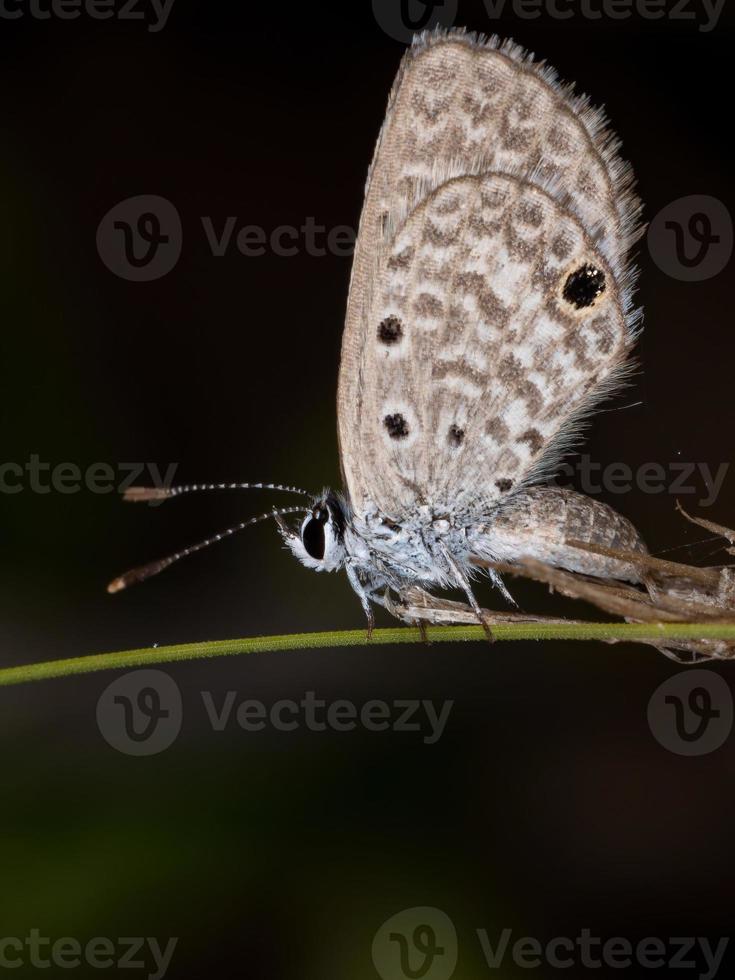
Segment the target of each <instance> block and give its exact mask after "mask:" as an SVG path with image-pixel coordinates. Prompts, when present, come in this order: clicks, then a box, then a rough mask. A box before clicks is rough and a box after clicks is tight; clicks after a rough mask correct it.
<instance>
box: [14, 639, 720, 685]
mask: <svg viewBox="0 0 735 980" xmlns="http://www.w3.org/2000/svg"><path fill="white" fill-rule="evenodd" d="M427 635H428V638H429V640H430V641H431V642H433V643H446V642H457V641H467V640H475V641H477V640H482V641H485V642H486V637H485V633H484V631H483V629H482V627H480V626H432V627H429V628H428V630H427ZM493 635H494V636H495V638H496V640H603V641H608V642H614V641H626V640H627V641H631V642H636V641H646V640H647V641H651V640H653V641H660V642H661V643H665V642H666V641H667V640H668V641H673V640H733V641H735V624H731V623H725V624H723V623H709V624H702V623H666V624H650V623H504V624H502V625H497V626H493ZM421 642H422V637H421V633H420V632H419V630H418V629H415V628H413V627H405V626H404V627H396V628H393V629H379V630H375V631H374V632H373V635H372V639H371V640H370V645H371V646H385V645H389V644H396V643H421ZM366 645H368V644H367V635H366V632H365V630H364V629H361V630H340V631H334V632H331V631H330V632H325V633H290V634H288V635H286V636H255V637H249V638H248V639H244V640H213V641H211V642H205V643H184V644H181V645H179V646H166V647H147V648H145V649H141V650H123V651H120V652H118V653H97V654H91V655H89V656H86V657H71V658H69V659H67V660H47V661H45V662H43V663H36V664H25V665H22V666H19V667H6V668H4V669H2V670H0V687H5V686H9V685H11V684H24V683H27V682H29V681H41V680H49V679H50V678H52V677H69V676H71V675H73V674H90V673H94V672H95V671H99V670H119V669H121V668H130V667H150V666H152V665H153V664H167V663H172V662H174V661H178V660H199V659H202V658H204V657H226V656H233V655H239V654H245V653H278V652H282V651H286V650H316V649H320V648H325V647H329V648H335V647H357V646H366Z"/></svg>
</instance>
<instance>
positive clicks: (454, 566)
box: [443, 548, 495, 643]
mask: <svg viewBox="0 0 735 980" xmlns="http://www.w3.org/2000/svg"><path fill="white" fill-rule="evenodd" d="M443 553H444V558H445V559H446V562H447V564H448V565H449V567H450V569H451V570H452V574H453V575H454V577H455V579H456V581H457V585H459V586H460V588H461V589H462V590H463V591H464V594H465V595H466V596H467V601H468V602H469V604H470V606H471V607H472V612H473V613H474V614H475V616H476V617H477V622H478V623H479V624H480V625H481V626H482V628H483V629H484V630H485V636H486V637H487V638H488V641H489V642H490V643H494V642H495V637H494V636H493V633H492V630H491V629H490V623H489V621H488V617H487V615H486V614H485V611H484V610H483V608H482V607H481V606H480V603H479V602H478V601H477V599H476V598H475V593H474V592H473V591H472V585H471V583H470V580H469V578H468V577H467V575H466V574H465V572H464V570H463V569H462V567H461V566H460V565H459V564H458V563H457V562H456V561H455V559H454V558H453V557H452V555H451V554H450V553H449V551H448V550H447V549H446V548H444V549H443Z"/></svg>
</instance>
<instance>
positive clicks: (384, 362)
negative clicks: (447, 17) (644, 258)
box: [338, 33, 637, 519]
mask: <svg viewBox="0 0 735 980" xmlns="http://www.w3.org/2000/svg"><path fill="white" fill-rule="evenodd" d="M610 140H611V138H610V136H609V134H608V133H607V132H606V131H605V130H604V124H603V119H602V117H601V115H600V114H599V113H598V112H596V111H594V110H591V109H590V108H589V107H588V106H587V104H586V102H585V101H584V100H581V99H578V98H574V97H572V96H571V95H570V93H569V91H568V90H567V89H565V88H563V87H561V86H560V85H558V83H556V82H555V80H554V78H553V76H552V73H551V72H550V71H549V70H548V69H545V68H543V67H542V66H540V65H538V64H534V63H532V62H531V61H530V60H529V59H527V58H526V57H525V56H523V54H522V52H520V49H518V48H516V47H515V46H514V45H508V44H506V45H502V46H499V45H498V44H497V43H496V42H489V43H488V44H483V43H479V42H476V41H474V40H472V39H471V38H470V37H469V36H467V35H464V34H458V33H452V34H449V35H431V36H429V37H424V38H423V39H421V40H420V42H419V43H418V44H417V45H415V46H414V48H413V49H412V50H411V51H410V53H409V54H408V55H407V57H406V59H405V60H404V63H403V65H402V68H401V70H400V72H399V76H398V79H397V81H396V85H395V87H394V90H393V93H392V96H391V100H390V103H389V108H388V114H387V117H386V121H385V124H384V126H383V130H382V132H381V135H380V138H379V140H378V146H377V149H376V153H375V158H374V161H373V166H372V168H371V172H370V175H369V178H368V186H367V192H366V201H365V207H364V210H363V215H362V219H361V223H360V233H359V236H358V243H357V248H356V253H355V262H354V267H353V277H352V283H351V290H350V299H349V303H348V311H347V320H346V326H345V333H344V338H343V349H342V363H341V369H340V385H339V398H338V415H339V434H340V447H341V452H342V466H343V471H344V476H345V482H346V485H347V490H348V492H349V495H350V499H351V501H352V503H353V506H354V507H355V509H356V510H357V511H358V512H365V511H366V510H368V509H370V508H371V507H374V508H375V509H377V510H378V511H379V512H380V513H382V514H384V515H386V516H389V517H394V518H396V519H400V518H402V517H405V516H406V515H407V514H410V513H412V512H415V509H416V506H417V505H420V504H421V503H430V504H431V505H432V506H434V507H436V506H441V505H443V504H445V503H446V505H447V506H451V505H454V504H456V503H457V501H458V498H459V497H461V503H462V505H463V506H465V507H472V508H473V509H476V508H477V507H485V506H491V505H492V503H493V502H494V501H496V500H497V499H498V497H499V495H501V494H502V493H504V492H507V489H508V488H510V487H517V486H518V485H520V484H521V483H523V482H527V481H528V480H529V479H531V478H532V477H533V475H534V474H535V473H538V471H539V469H540V466H541V461H542V459H543V458H547V459H551V456H548V455H547V451H548V450H549V449H550V447H553V445H554V440H555V439H556V446H557V448H558V445H559V439H558V437H559V436H560V434H561V433H563V431H564V430H565V427H566V426H567V424H568V423H569V422H570V421H572V420H573V419H574V418H576V417H578V416H579V413H580V412H581V411H582V410H583V409H584V408H585V407H588V406H589V404H590V402H591V401H592V399H593V398H594V397H595V396H597V395H599V393H600V392H601V391H604V390H606V387H609V384H610V382H611V379H612V378H613V376H614V374H615V372H616V369H617V368H619V366H620V364H621V363H622V362H623V361H624V359H625V356H626V353H627V350H628V348H629V346H630V338H631V329H630V327H631V319H632V311H631V309H630V299H629V295H628V289H629V273H628V271H627V268H626V254H627V251H628V249H629V247H630V244H631V242H632V240H633V236H634V234H635V231H634V224H635V217H636V214H637V202H636V201H635V199H634V198H633V196H632V195H631V193H630V190H629V185H630V180H631V178H630V174H629V172H628V170H627V169H626V168H625V167H624V166H623V165H622V164H621V163H620V161H619V160H618V158H617V156H616V153H615V148H614V146H613V145H612V143H611V141H610ZM584 265H589V266H591V267H593V268H595V269H599V270H600V271H601V272H602V274H603V275H604V281H605V291H604V293H602V294H601V296H600V297H599V298H598V299H596V300H595V302H594V304H593V305H592V306H591V307H589V308H585V309H584V310H582V311H580V310H577V309H573V308H567V306H568V305H569V304H566V305H565V304H564V303H563V301H562V296H561V292H562V290H563V286H564V283H565V282H566V281H567V278H568V276H569V275H570V274H571V273H573V272H574V271H575V269H580V268H582V267H583V266H584ZM626 320H627V321H628V322H627V324H626ZM504 488H505V489H504Z"/></svg>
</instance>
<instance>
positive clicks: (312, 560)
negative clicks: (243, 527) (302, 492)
mask: <svg viewBox="0 0 735 980" xmlns="http://www.w3.org/2000/svg"><path fill="white" fill-rule="evenodd" d="M346 523H347V507H346V504H345V502H344V501H343V500H342V499H341V498H340V497H339V496H337V494H336V493H334V491H332V490H324V491H323V492H322V493H321V494H320V495H319V496H318V497H315V498H314V499H313V500H312V502H311V506H310V508H309V511H308V513H307V514H306V517H305V518H304V520H303V521H302V522H301V525H300V527H298V528H296V529H291V528H289V527H288V526H287V525H286V523H285V521H282V520H278V527H279V529H280V532H281V536H282V537H283V540H284V541H285V543H286V545H287V546H288V547H289V548H290V549H291V551H292V552H293V554H294V555H295V556H296V557H297V558H298V559H299V561H300V562H301V563H302V564H304V565H306V567H307V568H313V569H314V570H315V571H317V572H334V571H337V569H339V568H341V567H342V566H343V565H344V561H345V557H346V554H347V553H346V550H345V544H344V532H345V526H346Z"/></svg>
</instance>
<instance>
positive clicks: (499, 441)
mask: <svg viewBox="0 0 735 980" xmlns="http://www.w3.org/2000/svg"><path fill="white" fill-rule="evenodd" d="M633 183H634V180H633V174H632V171H631V169H630V167H629V166H628V165H627V164H626V163H624V162H623V161H622V160H621V158H620V157H619V154H618V142H617V140H616V138H615V137H614V135H613V134H612V132H611V131H610V130H609V128H608V126H607V123H606V120H605V117H604V115H603V113H602V112H601V111H600V110H598V109H595V108H593V107H592V106H591V105H590V103H589V101H588V100H587V98H585V97H582V96H578V95H575V94H574V92H573V89H572V87H571V86H568V85H564V84H562V83H560V82H559V81H558V79H557V76H556V73H555V72H554V71H553V70H552V69H551V68H549V67H547V66H546V65H545V64H544V63H543V62H538V61H535V60H534V59H533V57H532V56H530V55H528V54H527V53H525V52H524V51H523V50H522V49H521V48H520V47H519V46H517V45H516V44H515V43H513V42H512V41H507V40H506V41H501V40H500V39H499V38H497V37H492V38H490V39H485V38H483V37H478V36H475V35H472V34H469V33H467V32H465V31H463V30H450V31H444V30H435V31H432V32H429V33H423V34H421V35H418V36H417V37H416V38H415V39H414V42H413V44H412V46H411V47H410V48H409V50H408V51H407V53H406V55H405V57H404V58H403V61H402V63H401V66H400V69H399V72H398V76H397V79H396V81H395V84H394V86H393V90H392V92H391V95H390V99H389V102H388V109H387V114H386V118H385V122H384V124H383V127H382V129H381V132H380V135H379V138H378V142H377V147H376V150H375V155H374V158H373V162H372V165H371V167H370V170H369V175H368V180H367V187H366V193H365V203H364V208H363V212H362V217H361V219H360V227H359V234H358V238H357V242H356V247H355V255H354V262H353V268H352V276H351V283H350V293H349V300H348V306H347V315H346V323H345V328H344V335H343V341H342V356H341V364H340V370H339V385H338V399H337V407H338V433H339V447H340V459H341V469H342V474H343V480H344V488H343V491H342V492H336V491H333V490H325V491H323V492H322V493H320V494H316V495H311V496H310V495H308V494H306V492H305V491H303V490H300V489H299V488H295V487H284V486H282V485H274V484H267V485H266V484H228V485H223V484H219V485H204V486H202V485H194V486H189V487H173V488H158V489H146V488H133V489H132V490H131V491H128V494H127V497H128V499H138V500H150V499H152V498H154V497H155V498H157V499H165V498H166V497H172V496H177V495H180V494H181V493H189V492H194V491H198V490H203V489H216V488H219V489H226V488H232V489H238V488H246V487H253V486H257V487H267V488H270V489H275V490H284V491H290V492H293V493H296V494H301V495H305V496H307V497H308V500H307V501H306V505H305V506H304V507H303V508H299V507H288V508H282V509H280V510H273V511H270V512H268V513H267V514H263V515H260V516H259V517H256V518H252V519H250V520H249V521H245V522H243V523H242V524H240V525H237V526H236V527H234V528H230V529H229V530H227V531H225V532H223V533H222V534H220V535H215V537H214V538H211V539H208V540H207V541H205V542H202V543H201V544H199V545H195V546H193V547H192V548H188V549H185V550H184V551H182V552H179V553H177V554H175V555H172V556H170V557H169V558H167V559H163V560H162V561H159V562H153V563H151V564H150V565H147V566H144V567H143V568H140V569H134V570H133V571H132V572H129V573H128V574H127V575H126V576H121V577H120V578H118V579H116V580H115V581H114V582H113V583H112V584H111V585H110V587H109V588H110V591H118V590H119V589H120V588H124V587H125V586H126V585H129V584H130V583H131V582H133V581H139V580H141V579H142V578H147V577H148V576H149V575H151V574H154V573H155V572H158V571H161V570H162V569H163V568H166V567H168V565H170V564H172V563H173V562H174V561H177V560H179V559H180V558H182V557H184V556H186V555H188V554H192V553H193V552H194V551H198V550H200V549H201V548H202V547H205V546H206V545H208V544H210V543H211V542H212V541H214V540H220V539H221V538H222V537H224V536H227V535H230V534H232V533H235V531H238V530H241V529H242V528H244V527H247V526H249V525H250V524H252V523H255V522H257V521H259V520H264V519H267V518H270V517H274V518H275V519H276V521H277V522H278V527H279V529H280V533H281V535H282V538H283V541H284V542H285V545H286V546H287V548H288V549H290V551H291V552H292V553H293V554H294V555H295V556H296V558H298V559H299V560H300V561H301V562H302V563H303V564H304V565H305V566H306V567H307V568H310V569H313V570H315V571H337V570H339V569H344V570H345V571H346V573H347V577H348V579H349V582H350V584H351V585H352V588H353V589H354V591H355V592H356V593H357V596H358V597H359V599H360V601H361V603H362V607H363V609H364V611H365V614H366V616H367V618H368V624H369V628H372V623H373V612H372V607H373V605H374V604H377V605H382V606H385V607H386V608H387V609H389V610H390V611H391V612H393V613H394V614H396V615H397V616H398V617H399V618H401V619H405V620H407V621H419V622H422V623H423V622H425V621H427V620H428V621H429V622H447V621H453V620H456V619H457V617H458V616H460V615H462V614H463V613H462V610H460V609H459V607H460V604H458V603H453V602H450V601H448V600H443V599H442V598H441V597H438V596H436V595H434V594H432V592H431V591H430V590H432V589H433V590H436V589H450V588H454V589H459V590H461V591H462V592H463V593H464V595H465V596H466V599H467V604H468V605H467V606H466V607H464V606H463V607H462V609H464V610H465V611H467V610H469V612H470V614H471V617H474V619H475V620H476V621H479V622H481V623H483V624H484V625H486V626H488V620H487V616H486V614H485V613H484V612H483V610H482V609H481V608H480V606H479V603H478V601H477V599H476V597H475V594H474V591H473V580H474V579H475V578H477V577H478V576H479V575H481V574H487V575H489V577H490V578H491V580H492V581H493V583H494V585H495V586H496V587H497V588H498V589H499V590H500V591H501V592H502V593H503V594H504V595H505V596H506V598H508V599H510V598H511V597H510V596H509V594H508V593H507V590H506V589H505V586H504V584H503V582H502V580H501V578H500V576H499V574H498V573H497V572H496V571H495V570H493V569H492V568H491V567H488V566H490V565H492V563H493V562H497V561H505V562H511V563H512V562H513V561H514V560H517V559H518V558H519V557H521V556H526V557H532V558H537V559H540V560H543V561H546V562H549V563H551V564H553V565H556V566H558V567H561V568H566V569H569V570H571V571H576V572H581V573H589V574H596V575H599V576H603V577H610V578H621V579H627V580H635V578H636V576H637V574H638V573H637V572H636V570H635V569H634V568H632V567H631V566H630V565H628V564H626V563H625V562H623V561H621V560H619V559H616V558H614V557H609V556H608V557H605V556H604V555H602V554H599V553H597V554H595V553H591V552H589V551H587V550H584V549H580V548H577V547H574V546H573V545H572V544H570V542H574V541H581V542H587V543H590V544H593V545H597V546H601V548H602V549H603V550H604V549H605V548H616V549H622V550H626V551H642V550H644V545H643V542H642V541H641V539H640V538H639V536H638V533H637V532H636V530H635V529H634V528H633V526H632V525H631V524H630V523H629V522H628V521H627V520H626V519H625V518H623V517H622V516H621V515H619V514H617V513H616V512H615V511H613V510H612V509H611V508H610V507H608V506H607V505H605V504H603V503H601V502H597V501H594V500H592V499H591V498H588V497H585V496H583V495H581V494H578V493H576V492H574V491H571V490H562V489H560V488H554V487H549V486H543V485H540V484H542V483H543V481H544V480H545V478H546V477H547V476H548V475H549V474H551V473H553V471H554V468H555V467H556V466H557V465H558V463H559V461H560V459H561V457H562V455H563V454H564V453H565V452H566V451H568V449H569V448H570V446H571V445H572V442H573V440H574V439H575V437H576V435H577V434H578V431H579V423H580V421H581V420H582V419H583V418H584V417H585V416H586V415H587V414H588V413H589V412H590V411H591V410H592V409H593V408H594V406H595V405H596V404H597V403H598V402H599V401H600V399H602V398H603V397H606V396H608V395H610V394H611V393H612V392H613V391H614V390H615V389H616V388H617V387H618V386H619V384H620V383H621V381H623V380H624V378H625V376H626V372H628V371H629V364H630V361H629V355H630V352H631V349H632V347H633V345H634V342H635V339H636V335H637V333H638V331H639V326H640V311H639V310H638V309H637V308H636V307H635V305H634V302H633V288H634V283H635V276H636V273H635V269H634V267H633V266H632V264H631V262H630V259H629V256H630V251H631V248H632V246H633V245H634V243H635V241H636V240H637V239H638V237H639V236H640V234H641V231H642V229H641V225H640V220H639V217H640V203H639V201H638V199H637V197H636V196H635V193H634V190H633ZM297 512H300V513H302V514H303V515H304V516H303V519H302V520H301V522H300V524H299V525H298V526H297V527H290V526H289V525H288V523H287V522H286V521H285V520H284V518H285V517H286V516H287V515H288V514H290V513H297ZM511 601H512V599H511Z"/></svg>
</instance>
